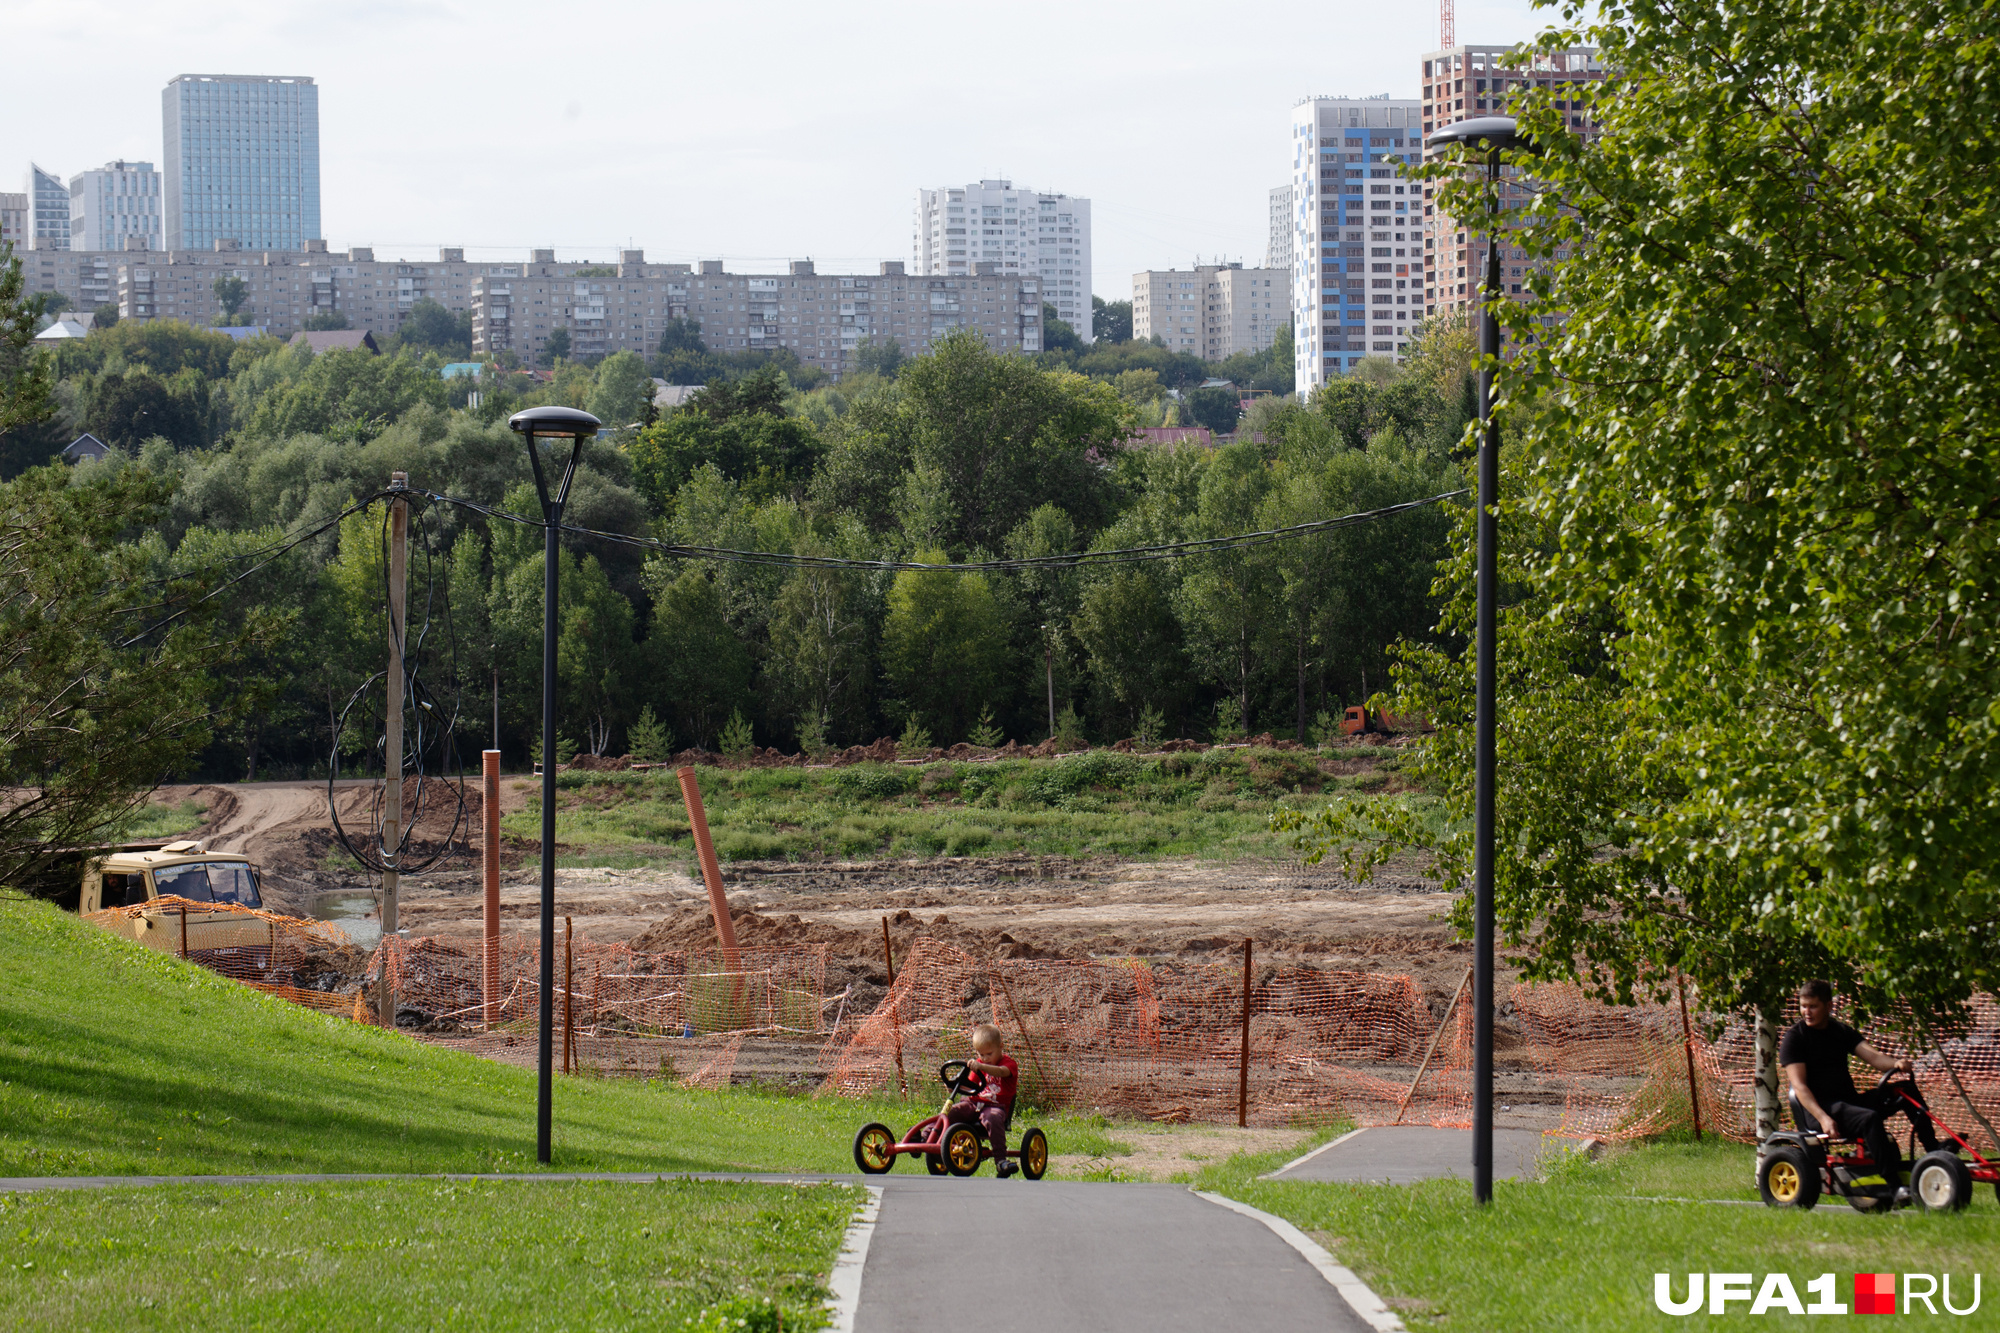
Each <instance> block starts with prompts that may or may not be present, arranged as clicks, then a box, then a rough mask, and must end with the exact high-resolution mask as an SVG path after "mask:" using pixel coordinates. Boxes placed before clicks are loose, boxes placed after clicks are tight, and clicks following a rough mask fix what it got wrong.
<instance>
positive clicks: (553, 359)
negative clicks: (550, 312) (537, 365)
mask: <svg viewBox="0 0 2000 1333" xmlns="http://www.w3.org/2000/svg"><path fill="white" fill-rule="evenodd" d="M568 358H569V330H568V329H566V328H563V327H562V326H560V325H558V326H557V327H555V328H553V329H550V330H549V336H548V337H546V338H544V339H542V364H543V365H545V366H553V365H557V364H558V363H560V362H562V361H565V360H567V359H568Z"/></svg>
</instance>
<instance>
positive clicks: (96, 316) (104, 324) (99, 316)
mask: <svg viewBox="0 0 2000 1333" xmlns="http://www.w3.org/2000/svg"><path fill="white" fill-rule="evenodd" d="M117 322H118V304H117V302H115V301H106V302H105V303H104V304H103V305H101V306H99V307H97V309H96V310H94V311H92V312H91V316H90V327H91V328H93V329H108V328H110V327H111V326H112V325H114V324H116V323H117Z"/></svg>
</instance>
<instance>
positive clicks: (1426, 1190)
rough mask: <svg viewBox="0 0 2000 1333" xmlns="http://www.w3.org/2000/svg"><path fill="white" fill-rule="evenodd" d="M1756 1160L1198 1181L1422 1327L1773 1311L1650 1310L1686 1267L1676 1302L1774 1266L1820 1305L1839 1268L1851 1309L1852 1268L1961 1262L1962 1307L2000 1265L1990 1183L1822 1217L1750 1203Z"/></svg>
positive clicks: (1668, 1156)
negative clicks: (1508, 1172) (1826, 1281)
mask: <svg viewBox="0 0 2000 1333" xmlns="http://www.w3.org/2000/svg"><path fill="white" fill-rule="evenodd" d="M1754 1159H1755V1153H1754V1150H1753V1149H1751V1148H1749V1147H1747V1146H1744V1145H1741V1144H1733V1143H1722V1142H1718V1141H1716V1140H1714V1139H1708V1140H1706V1141H1704V1142H1702V1143H1699V1144H1696V1143H1694V1142H1691V1141H1687V1140H1685V1139H1683V1140H1680V1141H1673V1142H1660V1143H1654V1144H1649V1145H1643V1146H1639V1147H1635V1148H1632V1149H1627V1150H1618V1151H1614V1152H1612V1153H1610V1154H1608V1155H1607V1156H1606V1157H1605V1158H1604V1159H1603V1160H1600V1161H1591V1160H1590V1159H1588V1158H1575V1157H1573V1158H1569V1159H1567V1160H1560V1161H1559V1162H1558V1163H1557V1165H1555V1166H1554V1167H1553V1168H1552V1170H1550V1171H1549V1172H1548V1173H1547V1175H1546V1178H1545V1179H1544V1180H1542V1181H1539V1182H1533V1183H1519V1182H1511V1181H1501V1182H1498V1183H1496V1184H1495V1186H1494V1199H1493V1203H1492V1205H1491V1206H1490V1207H1488V1208H1485V1209H1481V1208H1478V1207H1476V1206H1475V1205H1474V1204H1473V1202H1472V1196H1471V1187H1470V1186H1469V1185H1468V1184H1466V1183H1465V1182H1463V1181H1432V1182H1429V1183H1426V1184H1422V1185H1335V1184H1289V1183H1287V1184H1280V1183H1275V1182H1269V1181H1260V1180H1258V1179H1256V1177H1257V1175H1258V1174H1259V1173H1260V1172H1264V1171H1269V1170H1271V1169H1273V1168H1274V1167H1276V1166H1279V1165H1282V1161H1283V1159H1282V1156H1281V1155H1280V1156H1272V1157H1263V1158H1251V1157H1239V1158H1235V1159H1233V1160H1231V1161H1229V1162H1226V1163H1221V1164H1218V1165H1217V1166H1215V1167H1213V1168H1211V1169H1210V1170H1208V1171H1206V1172H1204V1173H1203V1175H1202V1177H1201V1180H1200V1186H1201V1188H1204V1189H1211V1190H1215V1191H1217V1192H1219V1193H1223V1194H1227V1195H1229V1196H1231V1197H1232V1198H1237V1199H1241V1200H1243V1201H1244V1202H1246V1203H1249V1204H1252V1205H1254V1206H1255V1207H1258V1208H1262V1209H1264V1210H1265V1211H1266V1212H1270V1213H1275V1214H1277V1215H1278V1216H1280V1217H1283V1218H1285V1219H1287V1220H1288V1221H1290V1222H1292V1223H1293V1224H1294V1225H1296V1226H1298V1227H1299V1228H1300V1229H1301V1230H1303V1231H1305V1232H1307V1233H1308V1234H1311V1235H1313V1236H1314V1237H1315V1238H1316V1239H1318V1240H1319V1241H1320V1243H1321V1244H1323V1245H1325V1246H1326V1247H1327V1249H1329V1250H1331V1251H1332V1252H1333V1254H1334V1255H1335V1256H1336V1257H1337V1258H1338V1259H1339V1260H1340V1262H1342V1263H1344V1264H1346V1265H1347V1266H1349V1267H1350V1268H1352V1269H1354V1270H1355V1271H1356V1272H1357V1273H1358V1274H1360V1276H1361V1277H1362V1278H1363V1279H1364V1280H1365V1281H1367V1282H1368V1283H1369V1285H1370V1286H1372V1287H1373V1288H1374V1289H1375V1290H1376V1292H1377V1293H1379V1294H1380V1295H1382V1296H1383V1297H1384V1298H1385V1299H1388V1300H1389V1301H1390V1303H1391V1304H1392V1305H1393V1306H1395V1307H1397V1308H1398V1310H1399V1312H1400V1313H1401V1314H1402V1316H1403V1318H1404V1320H1405V1321H1406V1322H1407V1323H1409V1325H1410V1326H1411V1327H1412V1328H1437V1329H1465V1330H1479V1331H1480V1333H1488V1331H1490V1330H1497V1329H1504V1330H1507V1333H1532V1331H1533V1330H1540V1329H1561V1330H1578V1331H1583V1330H1607V1331H1610V1330H1626V1329H1635V1328H1676V1327H1678V1328H1685V1327H1688V1326H1691V1325H1697V1326H1705V1325H1707V1324H1731V1323H1747V1324H1750V1325H1752V1326H1759V1325H1762V1324H1765V1323H1768V1322H1770V1320H1769V1319H1766V1318H1753V1317H1752V1316H1750V1314H1749V1313H1748V1311H1749V1303H1748V1302H1738V1303H1735V1304H1732V1305H1730V1306H1729V1307H1727V1308H1728V1313H1727V1314H1725V1315H1724V1316H1722V1317H1719V1318H1714V1319H1711V1318H1709V1317H1708V1316H1707V1315H1706V1314H1703V1315H1702V1316H1700V1317H1697V1318H1674V1317H1670V1316H1668V1315H1665V1314H1662V1313H1660V1312H1659V1311H1658V1310H1656V1309H1655V1307H1654V1304H1653V1275H1654V1274H1655V1273H1670V1274H1672V1275H1673V1278H1672V1292H1673V1296H1674V1298H1675V1299H1679V1298H1681V1297H1683V1296H1684V1295H1685V1294H1686V1291H1687V1275H1688V1274H1689V1273H1690V1272H1702V1273H1709V1272H1722V1273H1752V1274H1755V1275H1756V1277H1755V1280H1754V1282H1753V1291H1754V1289H1755V1287H1756V1286H1757V1285H1761V1283H1762V1281H1763V1277H1764V1275H1765V1274H1767V1273H1774V1272H1783V1273H1788V1274H1789V1275H1790V1276H1791V1280H1792V1284H1793V1286H1794V1288H1795V1289H1796V1290H1797V1292H1798V1296H1799V1299H1800V1301H1801V1302H1802V1303H1810V1302H1812V1301H1813V1300H1814V1299H1815V1297H1814V1296H1813V1295H1811V1294H1808V1293H1807V1291H1806V1287H1805V1284H1806V1283H1807V1282H1809V1281H1811V1280H1812V1279H1814V1278H1816V1277H1818V1276H1819V1275H1820V1274H1822V1273H1828V1272H1831V1273H1833V1274H1835V1278H1836V1284H1835V1293H1836V1299H1838V1300H1839V1301H1841V1302H1842V1303H1845V1304H1848V1305H1849V1306H1850V1307H1851V1306H1852V1304H1853V1293H1854V1287H1853V1281H1854V1274H1856V1273H1898V1274H1901V1273H1930V1274H1936V1275H1939V1276H1942V1275H1943V1274H1945V1273H1950V1274H1952V1284H1953V1289H1952V1300H1953V1301H1954V1302H1955V1303H1956V1304H1957V1305H1958V1306H1959V1307H1961V1308H1963V1307H1964V1306H1965V1305H1967V1304H1968V1303H1969V1302H1970V1299H1971V1296H1972V1280H1973V1275H1974V1274H1975V1273H1982V1272H1983V1273H1984V1275H1985V1276H1987V1277H1992V1276H1994V1275H1995V1270H2000V1203H1996V1201H1995V1199H1994V1194H1993V1191H1992V1189H1991V1188H1989V1187H1987V1186H1984V1185H1981V1186H1977V1187H1976V1188H1975V1193H1974V1196H1973V1203H1972V1206H1971V1207H1970V1208H1969V1209H1967V1210H1966V1211H1965V1212H1964V1213H1960V1214H1957V1215H1937V1214H1925V1213H1921V1212H1917V1211H1915V1210H1905V1211H1902V1212H1897V1213H1894V1214H1891V1215H1889V1216H1883V1217H1872V1216H1862V1215H1860V1214H1857V1213H1855V1212H1853V1211H1852V1210H1851V1209H1849V1208H1848V1207H1847V1206H1846V1205H1845V1204H1844V1203H1841V1202H1839V1201H1837V1200H1836V1201H1832V1202H1829V1203H1823V1204H1822V1205H1821V1206H1820V1207H1819V1208H1818V1209H1817V1210H1815V1211H1813V1212H1810V1213H1799V1212H1779V1211H1775V1210H1772V1209H1766V1208H1763V1207H1761V1206H1756V1207H1743V1206H1739V1205H1741V1204H1743V1203H1746V1202H1754V1201H1755V1199H1756V1197H1757V1195H1756V1187H1755V1185H1754V1183H1753V1182H1752V1178H1751V1167H1752V1163H1753V1161H1754ZM1663 1199H1664V1200H1675V1201H1674V1202H1658V1201H1657V1200H1663ZM1705 1200H1733V1201H1735V1202H1733V1203H1718V1202H1701V1201H1705ZM1918 1308H1919V1309H1920V1310H1921V1309H1922V1307H1921V1306H1919V1307H1918ZM1938 1308H1939V1312H1940V1314H1942V1312H1943V1306H1942V1305H1941V1304H1940V1305H1939V1307H1938ZM1898 1309H1899V1311H1900V1309H1901V1307H1900V1305H1899V1307H1898ZM1780 1311H1782V1307H1780ZM1996 1311H2000V1293H1996V1292H1985V1293H1984V1304H1983V1305H1982V1306H1981V1310H1980V1316H1981V1318H1975V1319H1972V1320H1968V1321H1967V1322H1966V1323H1965V1324H1964V1325H1962V1326H1964V1327H1988V1328H1991V1327H1995V1326H2000V1318H1996V1313H1995V1312H1996ZM1779 1317H1780V1318H1782V1314H1780V1315H1779ZM1982 1319H1983V1321H1984V1322H1981V1320H1982Z"/></svg>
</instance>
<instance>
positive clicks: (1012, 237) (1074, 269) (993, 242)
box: [911, 180, 1095, 342]
mask: <svg viewBox="0 0 2000 1333" xmlns="http://www.w3.org/2000/svg"><path fill="white" fill-rule="evenodd" d="M911 253H912V255H913V257H914V260H915V263H916V270H917V273H918V274H919V275H920V276H923V277H927V278H951V277H965V276H968V275H970V274H972V273H974V272H976V271H977V268H978V266H979V265H980V264H991V265H993V266H994V267H993V272H994V273H996V274H1000V275H1003V276H1004V275H1009V274H1018V275H1022V276H1035V277H1039V278H1040V279H1041V290H1042V299H1044V300H1045V301H1047V302H1048V303H1049V304H1050V305H1052V306H1054V307H1055V311H1056V318H1058V319H1060V320H1062V321H1063V322H1064V323H1066V324H1068V325H1069V326H1070V327H1071V328H1072V329H1074V330H1076V335H1077V337H1079V338H1081V339H1083V340H1084V341H1085V342H1090V341H1091V340H1092V339H1093V337H1094V336H1095V335H1094V334H1093V332H1092V329H1091V309H1090V200H1088V199H1077V198H1073V197H1072V196H1070V195H1066V194H1052V193H1047V192H1044V191H1038V190H1026V189H1020V190H1017V189H1015V188H1014V183H1013V182H1012V181H1006V180H983V181H979V182H977V183H976V184H972V185H967V186H964V187H959V186H946V187H943V188H941V189H936V190H918V191H917V210H916V223H915V235H914V236H913V238H912V242H911Z"/></svg>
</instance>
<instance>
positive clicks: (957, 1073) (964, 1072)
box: [938, 1060, 971, 1097]
mask: <svg viewBox="0 0 2000 1333" xmlns="http://www.w3.org/2000/svg"><path fill="white" fill-rule="evenodd" d="M970 1073H971V1071H970V1070H969V1069H967V1068H966V1064H965V1061H963V1060H947V1061H945V1062H944V1063H943V1064H941V1065H939V1066H938V1081H939V1082H940V1083H942V1084H944V1086H945V1090H946V1091H948V1092H949V1093H951V1095H952V1096H954V1097H956V1096H958V1095H959V1094H960V1093H962V1092H964V1091H965V1081H966V1079H967V1077H968V1076H969V1075H970Z"/></svg>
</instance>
